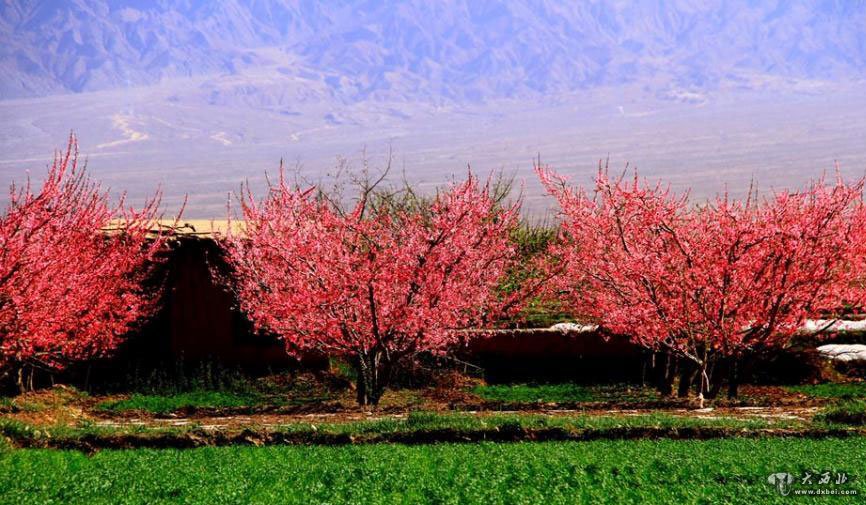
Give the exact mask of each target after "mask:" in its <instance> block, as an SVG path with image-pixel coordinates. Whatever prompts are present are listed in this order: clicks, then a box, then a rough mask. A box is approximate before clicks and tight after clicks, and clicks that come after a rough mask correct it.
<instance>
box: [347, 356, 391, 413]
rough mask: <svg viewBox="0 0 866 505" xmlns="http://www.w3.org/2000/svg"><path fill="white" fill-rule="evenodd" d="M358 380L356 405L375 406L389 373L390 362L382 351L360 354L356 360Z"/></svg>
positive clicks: (386, 383) (380, 396)
mask: <svg viewBox="0 0 866 505" xmlns="http://www.w3.org/2000/svg"><path fill="white" fill-rule="evenodd" d="M356 370H357V374H358V381H357V386H356V391H357V399H358V405H361V406H368V405H369V406H374V407H375V406H376V405H379V400H380V399H381V398H382V394H384V393H385V387H386V386H387V385H388V380H389V379H390V375H391V363H390V362H389V361H388V359H387V358H386V357H385V355H384V354H383V353H379V352H376V351H371V352H369V353H365V354H361V355H359V356H358V358H357V360H356Z"/></svg>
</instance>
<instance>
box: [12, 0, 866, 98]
mask: <svg viewBox="0 0 866 505" xmlns="http://www.w3.org/2000/svg"><path fill="white" fill-rule="evenodd" d="M0 72H2V75H3V78H2V81H0V98H14V97H31V96H44V95H49V94H57V93H68V92H83V91H94V90H103V89H111V88H119V87H136V86H141V85H149V84H155V83H159V82H164V81H165V80H166V79H170V78H176V77H188V76H215V77H218V78H226V77H227V76H232V77H238V76H239V77H242V78H244V77H247V76H248V77H249V78H250V79H249V82H245V81H244V79H241V80H239V81H236V82H233V85H232V86H231V87H229V88H226V87H225V86H220V87H219V88H218V89H214V90H210V91H212V92H211V93H209V94H208V95H207V96H206V99H207V100H210V101H211V102H217V103H219V102H225V101H232V100H236V99H237V98H238V97H240V99H241V100H244V101H250V102H252V103H256V104H258V105H262V104H264V105H274V104H281V103H289V102H297V101H302V100H323V99H336V100H338V101H341V102H354V101H358V100H365V99H387V100H397V101H399V100H424V101H430V102H434V103H436V102H441V101H457V102H461V101H472V102H477V101H480V100H484V99H488V98H493V97H524V96H532V95H545V96H551V95H553V94H557V93H561V92H572V91H575V90H582V89H591V88H593V87H596V86H602V85H603V86H610V85H620V84H625V83H638V84H640V85H644V86H646V87H647V89H649V90H652V92H654V93H657V94H658V95H659V96H666V94H669V95H670V96H671V97H674V98H677V97H679V98H686V99H687V98H688V96H689V93H691V92H693V91H699V90H713V89H719V88H720V87H733V88H745V89H754V88H760V87H762V86H766V85H768V82H770V83H772V82H775V81H777V80H779V79H782V80H783V82H786V80H787V81H792V82H795V83H799V84H798V85H802V81H803V80H812V79H819V80H839V79H853V80H856V79H862V78H863V77H864V76H866V1H864V0H838V1H809V2H800V1H790V0H779V1H725V0H722V1H710V2H686V1H678V0H664V1H663V0H657V1H634V2H632V1H614V2H596V1H574V2H560V1H546V0H511V1H490V0H444V1H429V0H427V1H425V0H409V1H399V2H396V1H372V0H331V1H328V2H320V1H312V0H249V1H238V0H220V1H208V0H181V1H176V2H170V1H165V0H49V1H36V0H4V1H3V2H2V3H0ZM204 89H205V91H208V90H207V88H206V85H205V88H204Z"/></svg>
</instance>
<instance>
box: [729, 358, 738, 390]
mask: <svg viewBox="0 0 866 505" xmlns="http://www.w3.org/2000/svg"><path fill="white" fill-rule="evenodd" d="M737 361H738V360H737V358H732V359H731V369H730V370H729V371H728V398H736V397H737V394H738V393H739V391H738V389H739V386H740V376H739V370H738V366H737V365H738V363H737Z"/></svg>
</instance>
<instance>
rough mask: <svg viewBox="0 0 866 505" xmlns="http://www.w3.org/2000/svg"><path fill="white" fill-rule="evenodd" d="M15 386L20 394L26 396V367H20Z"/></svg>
mask: <svg viewBox="0 0 866 505" xmlns="http://www.w3.org/2000/svg"><path fill="white" fill-rule="evenodd" d="M15 385H17V386H18V392H19V393H20V394H22V395H23V394H24V393H26V392H27V386H26V385H25V384H24V366H23V365H22V366H20V367H18V372H17V374H16V377H15Z"/></svg>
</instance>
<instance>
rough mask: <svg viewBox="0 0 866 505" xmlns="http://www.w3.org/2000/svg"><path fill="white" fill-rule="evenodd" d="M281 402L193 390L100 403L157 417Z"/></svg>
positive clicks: (107, 407)
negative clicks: (196, 409) (181, 411)
mask: <svg viewBox="0 0 866 505" xmlns="http://www.w3.org/2000/svg"><path fill="white" fill-rule="evenodd" d="M277 400H278V399H275V398H268V397H266V396H263V395H260V394H257V393H251V392H250V393H234V392H229V391H190V392H186V393H177V394H164V395H156V394H133V395H131V396H130V397H129V398H127V399H125V400H110V401H105V402H102V403H100V404H99V405H98V406H97V408H99V409H100V410H105V411H109V412H121V411H127V410H139V411H144V412H151V413H154V414H167V413H169V412H172V411H175V410H178V409H183V408H189V407H207V408H222V407H255V406H259V405H264V404H270V405H273V404H274V402H275V401H277Z"/></svg>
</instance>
